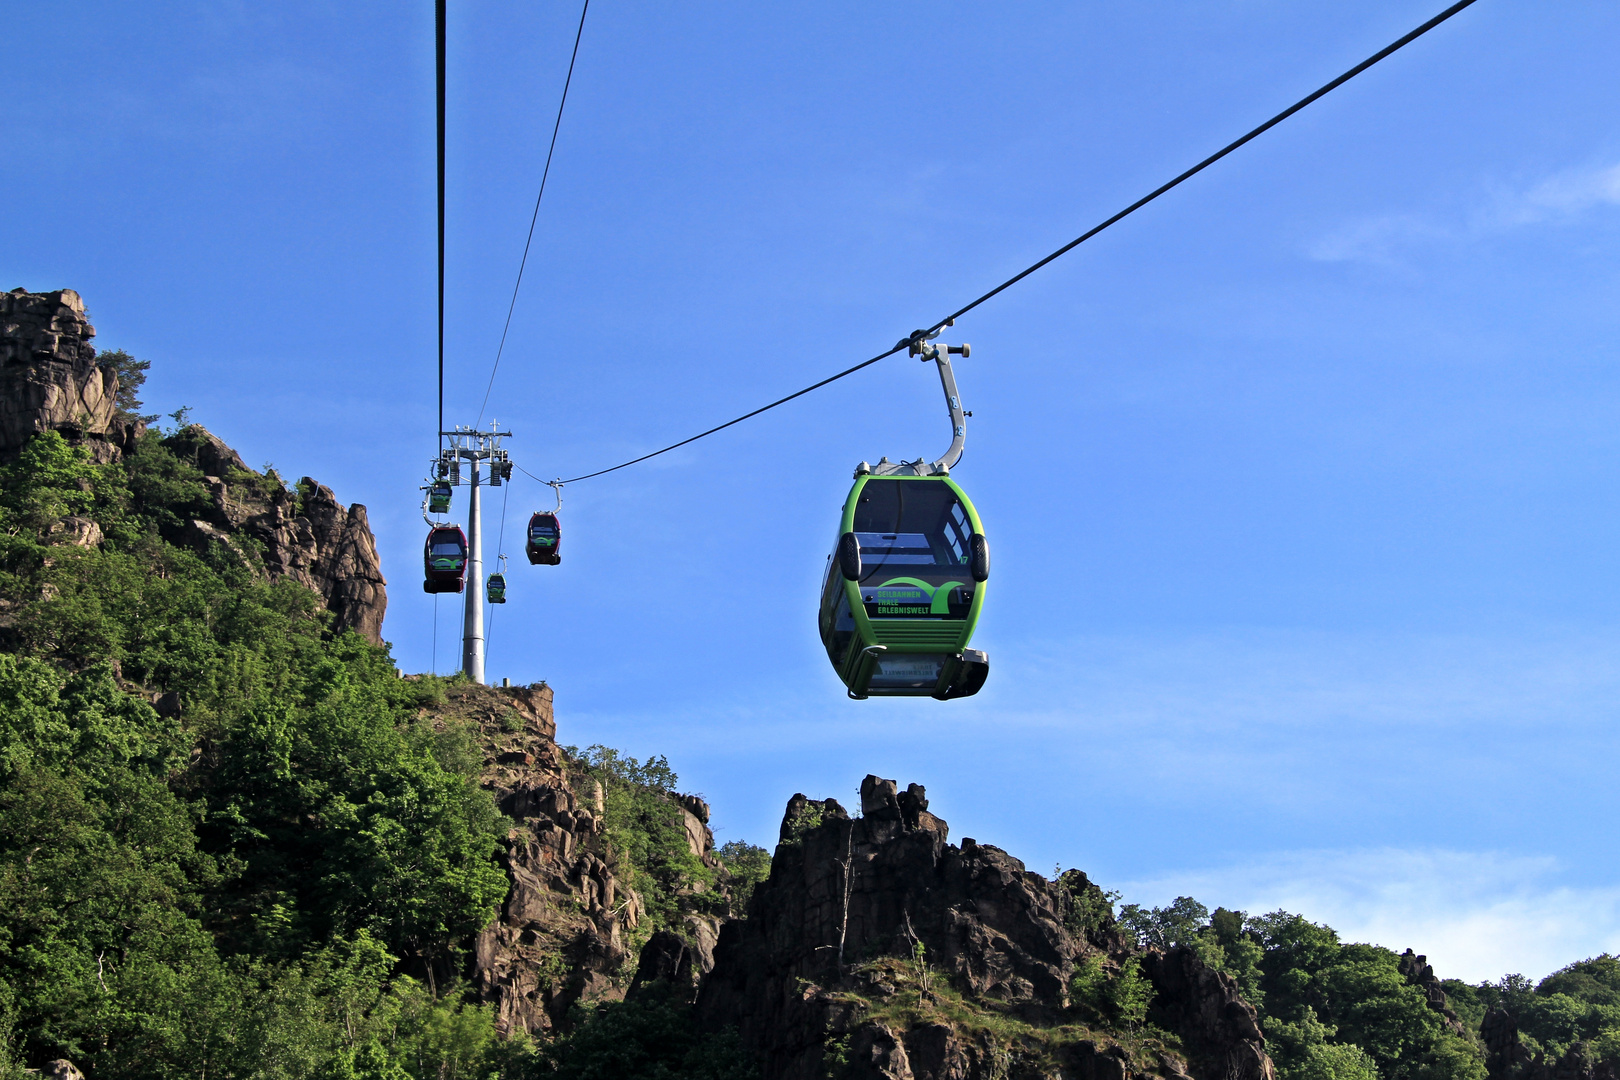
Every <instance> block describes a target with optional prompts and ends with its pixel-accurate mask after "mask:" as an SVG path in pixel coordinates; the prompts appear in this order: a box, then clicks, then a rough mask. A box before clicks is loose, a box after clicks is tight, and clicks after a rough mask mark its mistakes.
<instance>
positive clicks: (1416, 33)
mask: <svg viewBox="0 0 1620 1080" xmlns="http://www.w3.org/2000/svg"><path fill="white" fill-rule="evenodd" d="M1473 3H1475V0H1459V2H1458V3H1455V4H1452V5H1451V6H1450V7H1448V8H1446V9H1445V10H1444V11H1442V12H1441V13H1440V14H1438V15H1436V16H1435V17H1434V18H1432V19H1430V20H1429V21H1428V22H1426V23H1424V24H1423V25H1422V26H1419V27H1418V28H1417V29H1415V30H1413V31H1411V32H1410V33H1408V34H1405V35H1403V36H1402V37H1400V38H1399V39H1397V40H1396V41H1393V42H1391V43H1390V44H1389V45H1386V46H1385V47H1384V48H1382V49H1380V50H1378V51H1377V52H1376V53H1374V54H1373V55H1371V56H1369V57H1368V58H1367V59H1365V60H1363V61H1362V62H1361V63H1359V64H1357V65H1356V66H1355V67H1353V68H1351V69H1350V70H1348V71H1346V72H1345V73H1344V74H1342V75H1340V76H1339V77H1338V78H1336V79H1334V80H1332V81H1331V82H1328V83H1325V84H1323V85H1322V86H1321V87H1319V88H1318V89H1316V90H1314V91H1312V92H1311V93H1309V94H1307V95H1306V96H1305V97H1303V98H1300V99H1299V100H1298V101H1296V102H1294V104H1292V105H1290V106H1289V107H1288V108H1286V109H1284V110H1283V111H1282V112H1280V113H1278V114H1277V115H1276V116H1273V117H1272V118H1271V119H1269V120H1267V121H1266V122H1265V123H1263V124H1261V125H1260V126H1259V127H1256V128H1254V129H1253V130H1251V131H1249V132H1248V133H1247V134H1245V135H1243V136H1242V137H1241V138H1238V139H1235V140H1234V141H1232V142H1230V143H1228V144H1227V145H1226V146H1224V147H1222V148H1221V149H1220V150H1217V151H1216V152H1215V153H1213V154H1211V155H1210V156H1209V157H1207V158H1205V159H1204V160H1203V161H1200V162H1199V163H1198V164H1196V165H1194V166H1193V167H1192V168H1190V169H1188V170H1187V171H1186V172H1183V173H1182V174H1181V175H1179V176H1177V177H1176V178H1175V179H1173V180H1171V181H1169V182H1168V183H1165V184H1163V185H1161V186H1159V187H1157V188H1155V189H1154V190H1153V191H1151V192H1149V193H1148V194H1146V195H1144V196H1142V197H1141V198H1140V199H1138V200H1136V201H1135V202H1133V203H1131V204H1130V205H1129V206H1127V207H1126V208H1125V209H1123V210H1121V211H1119V212H1118V213H1117V214H1114V215H1113V216H1112V217H1110V218H1107V219H1106V220H1104V221H1102V222H1101V223H1099V224H1097V225H1094V226H1093V227H1091V228H1090V229H1087V230H1086V231H1085V232H1083V233H1081V234H1080V235H1079V236H1077V237H1075V238H1074V239H1073V240H1071V241H1069V242H1068V243H1067V244H1064V245H1063V246H1062V247H1060V248H1058V249H1057V250H1056V251H1054V252H1052V253H1051V254H1050V255H1048V256H1046V257H1045V258H1043V259H1041V260H1040V261H1039V262H1035V263H1031V264H1030V265H1029V266H1028V267H1026V268H1024V269H1023V270H1020V271H1019V272H1018V273H1016V274H1014V275H1013V276H1012V277H1010V278H1008V279H1007V280H1006V281H1003V282H1002V283H1001V284H1000V285H997V286H996V287H995V288H993V289H991V290H990V291H989V292H987V293H985V294H984V295H983V296H980V297H979V298H978V299H976V300H974V301H972V302H971V303H969V304H967V305H965V306H963V307H960V308H958V309H957V310H956V311H954V312H952V313H951V314H949V315H947V316H945V317H944V318H943V319H941V320H939V321H938V322H936V323H934V324H933V325H932V326H930V327H929V328H928V329H927V330H917V331H914V332H913V333H912V334H911V335H910V336H909V337H906V338H903V339H902V340H901V341H900V342H899V343H898V344H896V345H895V346H894V348H892V349H890V350H888V351H887V352H884V353H879V354H878V355H877V356H874V357H872V358H871V359H870V360H865V361H862V362H861V363H859V364H856V365H855V366H854V367H851V368H846V369H844V370H843V371H840V372H839V373H838V374H836V375H831V376H828V377H827V378H825V379H822V380H821V381H820V382H818V383H815V384H813V385H811V386H807V387H805V388H804V389H803V390H799V391H796V392H795V393H792V394H789V395H787V396H786V397H784V398H778V399H777V400H776V401H773V402H771V403H770V404H769V405H762V406H760V407H759V408H757V409H755V410H754V411H752V412H748V413H744V414H743V415H741V416H739V417H737V418H736V419H735V420H728V421H726V422H725V423H723V424H717V425H715V426H714V427H712V428H709V429H708V430H707V431H703V432H699V433H698V434H696V435H693V436H691V437H690V438H686V439H682V440H681V441H680V442H676V443H670V444H669V445H668V446H666V447H664V448H663V449H661V450H654V451H652V452H651V453H648V454H642V455H641V456H640V457H637V458H631V459H630V460H629V461H625V462H621V463H620V464H618V465H614V466H611V467H609V468H606V469H598V470H596V471H595V472H589V473H585V474H584V475H582V476H576V477H574V478H573V479H572V480H565V481H563V483H565V484H577V483H579V482H580V481H581V480H590V479H592V478H593V477H597V476H605V475H606V474H608V473H611V472H617V471H618V470H620V469H624V468H628V467H629V466H631V465H637V464H640V463H641V462H643V461H646V460H647V459H649V458H655V457H657V456H658V455H660V454H667V453H669V452H670V451H671V450H676V449H679V448H680V447H682V446H685V445H687V444H688V443H694V442H696V441H698V440H699V439H703V438H707V437H708V436H710V435H713V434H714V433H716V432H718V431H724V430H725V429H726V428H728V427H731V426H732V425H734V424H740V423H742V422H743V421H744V420H749V419H752V418H753V417H756V416H758V415H759V414H760V413H762V412H768V411H769V410H771V409H774V408H776V407H777V406H778V405H785V404H787V403H788V402H790V401H792V400H793V399H794V398H798V397H803V396H804V395H805V394H808V393H810V392H811V391H812V390H819V389H821V388H822V387H823V386H826V385H827V384H828V383H833V382H837V381H838V380H839V379H842V378H844V377H846V376H849V375H853V374H855V372H857V371H860V370H861V369H862V368H867V367H871V366H872V365H873V364H875V363H877V362H878V361H880V360H886V359H888V358H889V357H891V356H893V355H894V354H895V353H897V352H900V351H902V350H904V349H907V348H908V347H909V346H910V345H911V343H912V342H913V341H915V340H919V339H921V338H925V337H928V336H931V335H932V334H933V333H934V332H936V331H938V330H940V329H942V328H944V327H945V326H946V325H948V324H950V323H951V322H954V321H955V320H956V319H957V318H958V317H960V316H962V315H965V314H967V313H968V312H970V311H972V310H973V309H974V308H976V307H978V306H979V305H980V304H982V303H984V302H985V301H986V300H989V299H990V298H991V297H994V296H996V295H997V294H999V293H1001V292H1003V291H1004V290H1006V289H1008V288H1010V287H1011V286H1013V285H1016V284H1017V283H1018V282H1020V281H1022V280H1024V279H1025V278H1026V277H1028V276H1029V275H1031V274H1033V273H1034V272H1035V271H1037V270H1039V269H1041V268H1042V267H1043V266H1046V265H1047V264H1048V263H1051V262H1052V261H1053V260H1055V259H1058V258H1061V257H1062V256H1064V255H1066V254H1068V253H1069V252H1070V251H1073V250H1074V249H1075V248H1076V247H1078V246H1080V245H1081V244H1083V243H1085V242H1086V241H1087V240H1090V239H1091V238H1092V237H1093V236H1096V235H1097V234H1098V233H1100V232H1102V231H1103V230H1104V229H1106V228H1108V227H1109V226H1110V225H1114V224H1116V223H1117V222H1119V221H1121V220H1122V219H1124V218H1126V217H1129V216H1130V215H1131V214H1133V213H1135V212H1136V211H1137V210H1140V209H1141V208H1142V207H1144V206H1146V205H1147V204H1148V203H1150V202H1152V201H1153V200H1154V199H1157V198H1158V197H1159V196H1160V195H1163V194H1164V193H1165V192H1167V191H1169V190H1170V189H1171V188H1174V187H1176V186H1178V185H1179V184H1181V183H1182V182H1183V181H1186V180H1188V179H1190V178H1192V177H1194V176H1196V175H1198V174H1199V173H1201V172H1203V171H1204V170H1205V169H1207V168H1209V167H1210V166H1211V165H1213V164H1215V163H1216V162H1217V161H1219V160H1221V159H1222V158H1224V157H1225V156H1226V155H1228V154H1230V153H1231V152H1232V151H1234V150H1236V149H1237V148H1238V147H1240V146H1242V145H1244V144H1245V143H1247V142H1249V141H1250V140H1252V139H1254V138H1256V137H1257V136H1259V135H1262V134H1264V133H1265V132H1266V131H1268V130H1270V129H1271V128H1273V127H1275V126H1276V125H1278V124H1280V123H1282V122H1283V121H1284V120H1286V119H1288V118H1289V117H1290V116H1292V115H1294V114H1295V113H1297V112H1299V111H1300V110H1301V109H1303V108H1305V107H1306V106H1307V105H1309V104H1311V103H1312V102H1314V101H1316V100H1317V99H1318V98H1320V97H1322V96H1324V95H1326V94H1328V93H1331V92H1332V91H1333V90H1335V89H1337V88H1338V87H1340V86H1342V85H1343V84H1344V83H1346V82H1349V81H1350V80H1351V79H1353V78H1355V77H1356V76H1357V75H1360V74H1361V73H1362V72H1363V71H1366V70H1367V69H1368V68H1370V67H1372V66H1373V65H1374V64H1376V63H1378V62H1379V61H1380V60H1383V59H1384V58H1385V57H1388V56H1389V55H1390V54H1392V53H1394V52H1397V51H1398V50H1400V49H1401V48H1403V47H1404V46H1406V45H1409V44H1411V43H1412V42H1413V41H1416V40H1417V39H1418V38H1420V37H1422V36H1423V35H1424V34H1426V33H1428V32H1429V31H1430V30H1433V29H1434V28H1435V27H1436V26H1439V25H1440V24H1441V23H1443V22H1445V21H1446V20H1447V19H1449V18H1451V17H1452V16H1453V15H1455V14H1457V13H1458V12H1459V11H1462V10H1463V9H1464V8H1466V7H1468V6H1470V5H1471V4H1473ZM524 475H525V476H528V477H529V478H530V479H534V480H539V477H536V476H534V474H533V473H529V472H527V471H525V472H524ZM540 483H542V484H544V483H547V481H545V480H540Z"/></svg>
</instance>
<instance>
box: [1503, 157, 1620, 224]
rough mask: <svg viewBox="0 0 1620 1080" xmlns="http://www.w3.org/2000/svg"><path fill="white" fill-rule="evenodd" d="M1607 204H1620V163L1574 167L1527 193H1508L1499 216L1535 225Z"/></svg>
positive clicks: (1506, 220)
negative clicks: (1601, 166) (1598, 167)
mask: <svg viewBox="0 0 1620 1080" xmlns="http://www.w3.org/2000/svg"><path fill="white" fill-rule="evenodd" d="M1604 204H1611V205H1615V204H1620V165H1611V166H1609V167H1607V168H1601V169H1571V170H1568V171H1566V172H1562V173H1559V174H1557V175H1556V176H1551V177H1548V178H1547V179H1546V180H1543V181H1542V182H1541V183H1539V184H1537V185H1535V186H1534V187H1532V188H1531V189H1529V190H1528V191H1525V192H1523V193H1519V194H1513V193H1508V194H1506V195H1505V196H1504V197H1503V200H1502V205H1501V206H1500V208H1499V210H1500V216H1499V220H1500V221H1501V222H1502V223H1503V224H1505V225H1531V224H1535V223H1537V222H1541V221H1546V220H1548V219H1550V218H1555V217H1568V216H1571V215H1575V214H1579V213H1581V212H1582V211H1584V210H1590V209H1591V208H1592V207H1594V206H1601V205H1604Z"/></svg>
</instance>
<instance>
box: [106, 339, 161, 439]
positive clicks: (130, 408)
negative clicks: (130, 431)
mask: <svg viewBox="0 0 1620 1080" xmlns="http://www.w3.org/2000/svg"><path fill="white" fill-rule="evenodd" d="M96 363H97V364H99V365H101V366H102V367H104V368H111V369H112V370H113V372H114V373H115V374H116V375H117V376H118V391H117V393H115V394H114V395H113V405H114V406H115V407H116V410H117V415H118V417H119V419H121V420H144V421H145V422H146V423H148V424H150V423H153V422H155V421H156V420H157V417H156V416H142V415H141V405H142V404H143V403H142V401H141V399H140V392H141V387H142V386H144V385H145V384H146V373H147V372H148V371H149V370H151V367H152V361H150V360H137V359H135V358H134V357H133V356H131V355H129V353H127V352H125V351H124V350H123V349H104V350H102V351H101V352H100V353H98V354H97V355H96Z"/></svg>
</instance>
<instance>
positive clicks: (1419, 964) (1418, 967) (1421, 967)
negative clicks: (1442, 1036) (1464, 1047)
mask: <svg viewBox="0 0 1620 1080" xmlns="http://www.w3.org/2000/svg"><path fill="white" fill-rule="evenodd" d="M1400 972H1401V975H1402V977H1404V978H1405V979H1406V981H1407V982H1408V983H1410V984H1411V985H1413V986H1415V987H1417V988H1418V989H1419V990H1421V991H1423V996H1424V998H1425V999H1427V1000H1428V1002H1429V1008H1431V1009H1433V1010H1434V1011H1435V1012H1437V1013H1439V1014H1440V1015H1441V1016H1443V1017H1445V1020H1446V1026H1447V1027H1449V1028H1451V1030H1452V1031H1454V1032H1456V1033H1457V1034H1458V1035H1461V1036H1463V1037H1464V1038H1467V1037H1468V1032H1467V1029H1466V1028H1464V1027H1463V1022H1462V1019H1461V1018H1460V1017H1459V1016H1458V1015H1457V1014H1456V1012H1454V1011H1453V1010H1452V1008H1451V1003H1450V1002H1449V1001H1448V1000H1446V992H1445V991H1444V990H1443V989H1441V987H1440V980H1439V978H1438V977H1436V976H1435V973H1434V968H1433V967H1431V966H1430V965H1429V958H1428V957H1427V956H1419V955H1417V954H1415V953H1413V952H1412V950H1411V949H1407V950H1406V951H1405V952H1404V953H1402V954H1401V960H1400Z"/></svg>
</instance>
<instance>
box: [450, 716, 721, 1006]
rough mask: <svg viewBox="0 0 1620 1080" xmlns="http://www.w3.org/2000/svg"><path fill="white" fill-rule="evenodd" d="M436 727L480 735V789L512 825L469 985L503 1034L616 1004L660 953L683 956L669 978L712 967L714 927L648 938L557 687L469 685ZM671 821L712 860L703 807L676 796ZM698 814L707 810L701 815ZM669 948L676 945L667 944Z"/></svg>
mask: <svg viewBox="0 0 1620 1080" xmlns="http://www.w3.org/2000/svg"><path fill="white" fill-rule="evenodd" d="M433 712H434V713H435V714H436V717H437V719H436V723H438V724H441V725H442V724H445V723H457V722H460V723H470V724H472V725H474V726H475V727H476V730H477V731H478V732H479V742H480V744H481V745H482V747H483V751H484V756H485V766H484V770H483V777H482V782H483V784H484V786H485V787H486V788H488V789H489V790H490V791H491V792H492V793H493V794H494V796H495V799H496V802H497V804H498V805H499V806H500V808H501V812H502V813H503V814H505V815H506V816H507V817H508V818H509V819H510V826H509V828H508V831H507V835H506V838H505V841H504V843H503V845H502V850H501V853H500V856H499V858H500V860H501V863H502V865H503V866H504V867H505V868H506V871H507V874H508V876H509V877H510V879H511V891H510V892H509V893H508V894H507V898H506V902H505V903H504V904H503V905H502V907H501V910H500V912H499V914H498V915H497V917H496V919H495V921H494V922H492V923H490V925H489V926H488V927H486V928H485V929H484V931H483V933H481V934H480V935H479V936H478V941H477V947H476V950H475V956H474V961H473V968H472V973H471V974H472V979H473V983H474V985H475V986H476V987H477V988H478V990H479V992H480V994H481V996H482V997H483V998H484V1000H485V1001H487V1002H489V1003H490V1004H492V1005H493V1006H494V1007H495V1013H496V1019H497V1023H498V1024H499V1026H500V1028H501V1030H502V1031H505V1032H513V1031H517V1030H518V1029H520V1028H521V1029H524V1030H527V1031H530V1032H534V1033H539V1032H543V1031H548V1030H551V1029H554V1028H556V1027H558V1026H559V1025H561V1024H563V1023H565V1022H566V1020H567V1016H568V1011H569V1009H570V1008H571V1007H572V1006H573V1005H574V1004H575V1003H576V1002H580V1001H598V1000H613V999H617V998H621V997H623V996H624V995H625V992H626V991H627V990H628V989H629V988H630V987H631V985H632V982H633V978H632V977H633V976H634V974H635V973H636V972H637V970H638V958H639V963H640V964H642V965H645V964H648V963H651V964H654V965H655V967H656V965H657V964H658V961H657V959H656V957H657V956H658V955H659V949H660V948H662V949H665V950H669V949H671V948H673V949H674V950H675V951H676V952H677V953H679V952H680V950H683V949H684V950H685V953H684V956H685V959H684V964H683V961H682V960H681V958H680V957H679V956H677V958H676V959H675V960H674V961H673V962H672V963H670V964H668V965H667V966H666V967H665V968H657V976H658V977H662V978H675V977H677V976H678V977H681V978H684V979H686V980H687V981H688V983H691V982H692V981H693V980H695V979H696V977H697V976H698V975H700V974H701V973H702V972H703V971H705V970H707V967H708V962H709V961H708V956H709V954H712V952H713V946H714V941H715V938H716V937H717V920H715V919H713V918H708V917H704V916H701V915H697V914H689V915H687V916H685V917H684V919H683V921H682V925H681V927H680V929H681V931H682V933H683V934H684V935H685V937H684V938H683V937H682V936H680V935H677V934H675V933H671V932H668V931H659V932H657V933H655V934H653V935H652V938H651V943H650V945H651V947H649V948H646V949H643V948H641V944H642V937H643V936H644V935H646V933H647V931H646V929H645V927H644V925H643V923H644V919H645V912H644V910H643V904H642V899H641V897H640V895H638V894H637V893H636V891H635V890H634V889H631V888H628V887H627V886H626V885H625V884H624V883H623V882H622V881H621V880H620V879H619V877H618V876H617V874H616V873H615V871H614V864H615V857H614V853H613V852H612V851H611V850H610V847H609V844H608V843H607V841H606V838H605V837H604V836H603V833H602V821H603V815H604V810H605V807H604V793H603V790H602V787H601V785H600V784H599V783H597V782H595V781H590V782H589V783H588V785H586V784H585V783H584V782H580V785H579V786H576V780H577V779H578V776H579V774H578V773H577V772H571V770H570V769H569V767H568V762H567V761H566V759H565V757H564V754H563V751H562V750H561V748H559V747H558V746H557V743H556V720H555V717H554V714H553V711H552V692H551V688H550V687H548V686H546V685H544V684H541V685H539V686H535V687H511V688H507V687H477V686H463V687H458V688H456V689H454V690H452V691H451V692H450V696H449V700H448V701H447V702H446V703H445V704H444V705H443V706H441V707H439V708H438V709H436V710H433ZM669 798H670V803H669V811H670V815H671V821H672V822H678V823H680V824H682V825H683V826H684V827H685V829H686V832H687V836H688V842H689V845H695V848H696V850H695V851H694V854H698V855H699V856H700V857H703V858H706V860H707V861H708V862H709V863H710V865H711V866H713V865H714V862H713V855H712V854H711V852H712V849H713V847H714V837H713V834H712V833H710V832H709V829H708V827H707V826H706V825H705V824H704V823H703V820H700V817H701V819H707V817H708V808H707V807H706V806H704V805H703V803H702V801H701V800H697V799H694V798H693V797H691V796H681V795H676V794H674V793H670V794H669ZM697 810H700V811H701V814H699V813H698V812H696V811H697ZM671 942H674V945H673V946H671V944H670V943H671Z"/></svg>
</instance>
